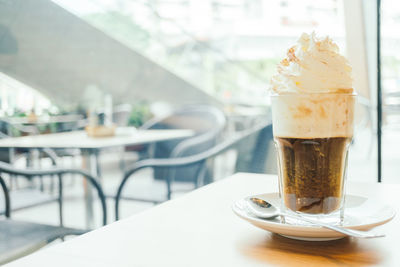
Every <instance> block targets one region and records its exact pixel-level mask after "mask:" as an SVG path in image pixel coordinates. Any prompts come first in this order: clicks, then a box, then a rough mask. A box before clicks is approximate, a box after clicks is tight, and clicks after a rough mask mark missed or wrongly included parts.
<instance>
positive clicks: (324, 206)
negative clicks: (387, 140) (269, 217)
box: [275, 137, 351, 214]
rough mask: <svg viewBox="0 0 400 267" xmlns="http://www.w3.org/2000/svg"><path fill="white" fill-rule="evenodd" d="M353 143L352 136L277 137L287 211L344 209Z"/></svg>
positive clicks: (315, 212)
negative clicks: (347, 162)
mask: <svg viewBox="0 0 400 267" xmlns="http://www.w3.org/2000/svg"><path fill="white" fill-rule="evenodd" d="M350 141H351V138H349V137H330V138H311V139H304V138H284V137H275V143H276V146H277V149H278V151H279V152H278V156H279V163H280V170H279V171H280V173H281V176H282V177H281V179H282V192H283V196H282V197H283V198H284V203H285V205H286V207H287V208H289V209H290V210H293V211H299V212H304V213H312V214H320V213H324V214H326V213H331V212H333V211H336V210H338V209H339V208H340V203H341V200H342V197H343V186H344V177H345V175H344V171H345V165H346V154H347V148H348V146H349V144H350Z"/></svg>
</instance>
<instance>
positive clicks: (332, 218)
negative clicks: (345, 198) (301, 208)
mask: <svg viewBox="0 0 400 267" xmlns="http://www.w3.org/2000/svg"><path fill="white" fill-rule="evenodd" d="M282 211H283V213H284V214H290V215H295V216H297V217H302V218H306V219H310V220H316V221H319V222H323V223H328V224H332V225H343V221H344V213H343V211H342V210H341V209H339V210H337V211H334V212H332V213H329V214H310V213H304V212H294V211H292V210H289V209H287V208H286V207H284V208H282ZM281 222H282V223H286V224H292V225H300V226H311V225H313V224H312V223H309V222H306V221H303V220H301V219H297V218H292V217H288V216H281Z"/></svg>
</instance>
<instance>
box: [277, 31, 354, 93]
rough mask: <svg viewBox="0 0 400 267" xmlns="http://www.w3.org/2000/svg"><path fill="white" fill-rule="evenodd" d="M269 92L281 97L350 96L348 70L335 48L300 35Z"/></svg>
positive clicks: (328, 40) (332, 45) (316, 39)
mask: <svg viewBox="0 0 400 267" xmlns="http://www.w3.org/2000/svg"><path fill="white" fill-rule="evenodd" d="M271 88H272V90H273V91H275V92H276V93H278V94H281V93H343V92H344V93H352V92H353V89H352V88H353V86H352V76H351V67H350V65H349V63H348V61H347V59H346V58H345V57H343V56H342V55H340V54H339V48H338V46H337V45H336V44H335V43H334V42H333V41H332V39H330V38H329V37H325V38H322V39H318V38H317V37H316V36H315V34H314V33H312V34H311V35H309V34H305V33H303V35H302V36H301V37H300V39H299V40H298V41H297V43H296V45H294V46H293V47H291V48H290V49H289V50H288V52H287V57H286V58H285V59H283V60H282V61H281V63H280V64H279V65H278V73H277V74H276V75H275V76H273V77H272V79H271Z"/></svg>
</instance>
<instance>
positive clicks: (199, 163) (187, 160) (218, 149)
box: [115, 123, 272, 220]
mask: <svg viewBox="0 0 400 267" xmlns="http://www.w3.org/2000/svg"><path fill="white" fill-rule="evenodd" d="M263 132H264V133H265V132H267V133H268V135H270V136H272V125H271V124H270V123H261V124H258V125H256V126H254V127H253V128H251V129H247V130H243V131H241V132H237V133H236V134H235V135H234V136H233V137H231V138H230V139H227V140H226V141H223V142H221V143H219V144H217V145H214V146H212V147H211V148H209V149H207V150H205V151H201V152H200V153H196V154H190V155H187V156H186V155H184V156H182V155H181V154H179V153H177V154H176V155H177V157H174V158H164V159H157V158H152V159H144V160H140V161H137V162H135V163H134V164H133V166H132V167H131V168H129V170H127V171H126V172H125V173H124V176H123V179H122V181H121V183H120V185H119V187H118V190H117V193H116V195H115V217H116V220H118V219H119V203H120V201H121V199H124V200H133V201H145V202H152V203H155V204H156V203H160V202H162V201H166V200H169V199H170V198H171V194H172V192H173V191H174V184H175V183H176V182H177V181H176V177H177V176H176V175H177V173H178V170H179V169H180V168H185V169H190V170H191V171H192V172H193V173H194V182H195V183H196V187H198V186H200V185H202V184H206V183H207V177H206V175H208V173H209V171H208V168H207V161H208V160H209V159H212V158H214V157H215V156H217V155H220V154H222V153H223V152H226V151H228V150H230V149H237V146H238V145H239V144H240V143H241V142H243V141H245V140H246V139H248V138H250V137H254V135H258V136H260V133H263ZM263 137H264V136H261V138H257V139H262V138H263ZM264 145H265V146H260V143H258V142H257V143H256V145H255V146H254V150H253V151H252V153H251V155H252V161H253V162H257V163H258V164H259V165H260V166H256V165H254V164H251V165H248V167H250V168H254V169H255V172H259V171H260V170H263V167H261V165H265V161H266V157H265V156H262V153H264V154H265V153H266V151H268V147H267V144H266V143H264ZM239 154H240V151H239ZM256 157H261V158H262V159H263V160H258V159H257V158H256ZM146 168H151V169H153V170H154V171H155V170H156V169H157V168H162V169H163V171H164V172H165V174H166V176H165V183H164V184H163V186H164V191H160V192H159V194H158V195H157V196H156V197H157V198H156V199H149V198H139V197H135V196H131V195H129V196H128V195H126V194H123V191H124V188H125V185H126V183H127V181H128V180H129V179H130V178H131V177H133V174H135V173H136V172H137V171H139V170H142V169H146ZM242 171H250V172H252V170H249V169H245V170H243V169H242ZM191 189H194V188H191ZM160 197H161V198H163V199H162V200H160Z"/></svg>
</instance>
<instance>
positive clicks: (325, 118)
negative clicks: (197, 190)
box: [271, 34, 355, 218]
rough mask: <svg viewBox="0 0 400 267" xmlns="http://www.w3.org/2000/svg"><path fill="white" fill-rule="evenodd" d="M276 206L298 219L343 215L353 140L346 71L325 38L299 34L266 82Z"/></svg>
mask: <svg viewBox="0 0 400 267" xmlns="http://www.w3.org/2000/svg"><path fill="white" fill-rule="evenodd" d="M271 85H272V90H273V94H272V95H271V107H272V122H273V132H274V140H275V144H276V148H277V154H278V170H279V184H280V188H279V189H280V196H281V199H282V206H283V208H284V209H287V210H289V211H294V212H299V213H302V214H304V215H310V216H311V215H312V216H314V215H318V216H325V215H326V216H328V215H330V214H336V211H341V218H342V214H343V212H342V211H343V203H344V193H345V192H344V186H345V177H346V168H347V151H348V148H349V145H350V142H351V140H352V137H353V128H354V127H353V118H354V106H355V92H354V89H353V88H352V77H351V67H350V66H349V64H348V62H347V60H346V59H345V58H344V57H343V56H341V55H340V54H339V50H338V47H337V45H336V44H334V43H333V42H332V40H331V39H330V38H328V37H326V38H325V39H318V38H316V36H315V35H314V34H312V35H307V34H303V35H302V36H301V38H300V39H299V40H298V43H297V44H296V45H295V46H294V47H292V48H290V49H289V50H288V53H287V58H285V59H283V60H282V62H281V63H280V64H279V65H278V74H277V75H275V76H274V77H273V78H272V81H271Z"/></svg>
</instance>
